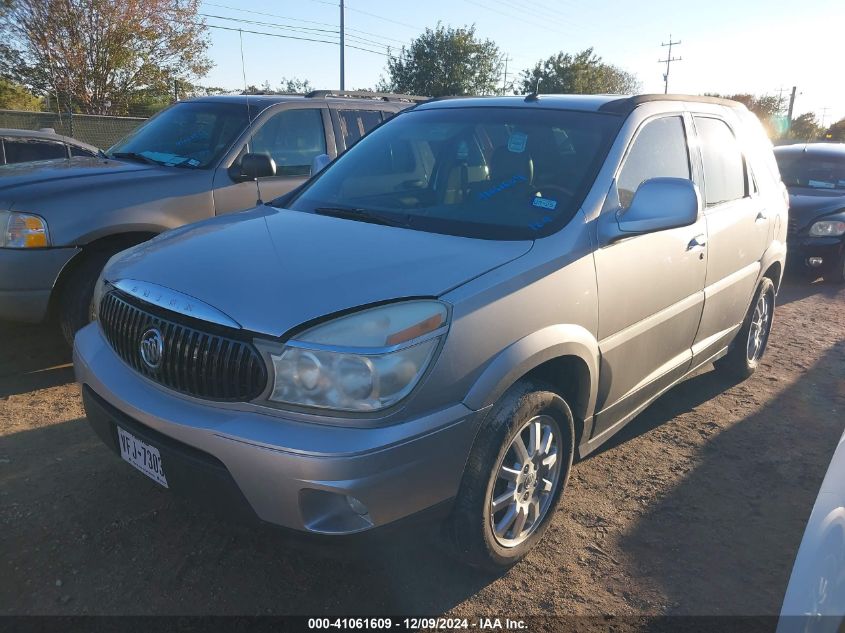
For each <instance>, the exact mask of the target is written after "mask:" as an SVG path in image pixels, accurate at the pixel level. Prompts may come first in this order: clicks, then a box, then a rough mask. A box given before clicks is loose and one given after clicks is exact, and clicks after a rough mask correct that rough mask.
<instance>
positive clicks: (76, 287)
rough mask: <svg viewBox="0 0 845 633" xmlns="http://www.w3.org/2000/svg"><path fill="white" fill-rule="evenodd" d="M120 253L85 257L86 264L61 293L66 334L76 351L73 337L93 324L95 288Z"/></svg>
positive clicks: (61, 318)
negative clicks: (102, 274) (92, 313)
mask: <svg viewBox="0 0 845 633" xmlns="http://www.w3.org/2000/svg"><path fill="white" fill-rule="evenodd" d="M115 252H117V251H114V252H112V251H94V252H92V253H87V254H86V253H83V254H82V255H81V256H82V257H83V259H82V261H81V262H79V264H77V265H76V266H75V267H74V269H73V270H71V271H70V272H69V273H68V277H67V279H65V280H64V283H63V284H62V287H61V289H60V292H59V296H58V300H59V305H58V313H59V324H60V326H61V328H62V334H63V335H64V337H65V340H66V341H67V343H68V345H70V346H71V347H73V337H74V336H76V333H77V332H78V331H79V330H80V329H82V328H83V327H85V326H86V325H88V324H89V323H90V322H91V316H92V315H91V307H92V306H91V301H92V299H93V298H94V286H95V285H96V284H97V279H98V278H99V276H100V273H101V272H102V270H103V267H104V266H105V265H106V262H108V261H109V258H111V256H112V255H114V253H115Z"/></svg>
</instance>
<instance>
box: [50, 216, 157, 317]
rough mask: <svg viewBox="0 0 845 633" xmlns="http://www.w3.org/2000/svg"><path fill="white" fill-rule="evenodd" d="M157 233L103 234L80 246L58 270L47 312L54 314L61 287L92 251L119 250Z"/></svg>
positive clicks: (127, 232) (148, 238)
mask: <svg viewBox="0 0 845 633" xmlns="http://www.w3.org/2000/svg"><path fill="white" fill-rule="evenodd" d="M156 235H158V233H156V232H154V231H149V230H144V231H140V230H139V231H126V232H122V233H111V234H109V235H104V236H102V237H99V238H97V239H95V240H92V241H91V242H88V243H87V244H85V245H84V246H82V247H81V248H80V250H79V252H78V253H77V254H76V255H74V256H73V257H72V258H71V259H70V260H69V261H68V262H67V263H66V264H65V265H64V267H63V268H62V270H61V271H60V272H59V275H58V277H57V278H56V283H55V284H53V292H52V293H51V294H50V307H49V313H50V314H55V311H56V308H57V305H58V301H59V299H58V298H59V297H60V296H61V292H62V288H63V287H64V285H65V284H66V283H67V281H68V279H69V278H70V277H71V275H72V274H73V272H74V271H75V270H76V269H78V268H79V266H81V265H82V263H83V262H84V261H85V260H86V259H87V258H88V257H90V256H91V254H92V253H103V252H119V251H122V250H125V249H127V248H130V247H132V246H136V245H138V244H141V243H142V242H146V241H147V240H150V239H152V238H154V237H155V236H156Z"/></svg>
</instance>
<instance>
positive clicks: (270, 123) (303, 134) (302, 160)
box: [250, 108, 326, 176]
mask: <svg viewBox="0 0 845 633" xmlns="http://www.w3.org/2000/svg"><path fill="white" fill-rule="evenodd" d="M250 145H251V147H252V149H251V150H250V151H252V152H255V153H256V154H268V155H269V156H271V157H272V158H273V160H274V161H276V173H277V174H278V175H279V176H307V175H309V174H310V173H311V162H312V161H313V160H314V157H315V156H319V155H320V154H325V153H326V135H325V130H324V128H323V114H322V112H321V111H320V110H319V109H317V108H314V109H304V108H303V109H293V110H282V111H281V112H279V113H278V114H275V115H273V116H272V117H270V118H269V119H268V120H267V122H266V123H265V124H264V125H262V126H261V128H260V129H259V130H258V131H256V132H255V135H254V136H253V138H252V139H251V141H250Z"/></svg>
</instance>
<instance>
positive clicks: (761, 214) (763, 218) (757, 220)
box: [754, 211, 769, 222]
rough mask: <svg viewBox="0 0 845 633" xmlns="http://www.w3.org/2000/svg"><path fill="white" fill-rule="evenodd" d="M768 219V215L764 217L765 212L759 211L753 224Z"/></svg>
mask: <svg viewBox="0 0 845 633" xmlns="http://www.w3.org/2000/svg"><path fill="white" fill-rule="evenodd" d="M768 219H769V216H768V215H766V212H765V211H760V212H759V213H758V214H757V218H756V219H755V220H754V221H755V222H760V221H761V220H768Z"/></svg>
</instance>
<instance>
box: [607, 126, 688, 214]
mask: <svg viewBox="0 0 845 633" xmlns="http://www.w3.org/2000/svg"><path fill="white" fill-rule="evenodd" d="M689 177H690V165H689V152H688V151H687V139H686V133H685V132H684V120H683V119H682V118H681V117H679V116H669V117H663V118H660V119H654V120H652V121H649V122H648V123H646V124H645V125H644V126H643V127H642V128H641V129H640V131H639V133H638V134H637V136H636V138H634V144H633V145H632V146H631V150H630V151H629V152H628V156H627V157H626V158H625V164H624V165H623V167H622V170H621V171H620V172H619V177H618V178H617V179H616V188H617V192H618V194H619V204H620V205H621V207H622V208H623V209H627V208H628V207H629V206H630V205H631V200H632V199H633V198H634V193H635V192H636V191H637V188H638V187H639V186H640V185H641V184H642V183H643V182H644V181H646V180H650V179H652V178H687V179H689Z"/></svg>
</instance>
